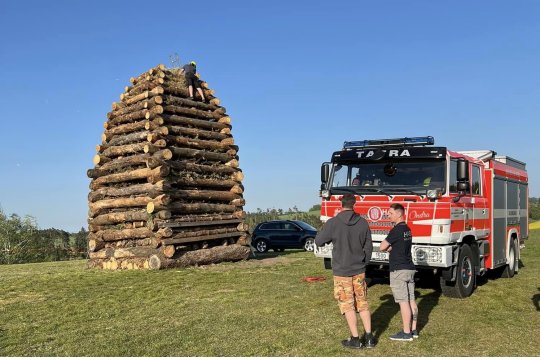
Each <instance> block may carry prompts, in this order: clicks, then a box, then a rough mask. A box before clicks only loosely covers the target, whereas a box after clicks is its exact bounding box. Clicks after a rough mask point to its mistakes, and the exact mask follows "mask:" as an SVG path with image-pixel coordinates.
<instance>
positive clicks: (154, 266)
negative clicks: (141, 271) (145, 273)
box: [148, 254, 161, 270]
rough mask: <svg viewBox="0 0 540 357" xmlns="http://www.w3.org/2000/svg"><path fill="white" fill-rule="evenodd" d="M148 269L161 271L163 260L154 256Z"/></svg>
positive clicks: (149, 260)
mask: <svg viewBox="0 0 540 357" xmlns="http://www.w3.org/2000/svg"><path fill="white" fill-rule="evenodd" d="M148 269H150V270H159V269H161V259H160V258H159V256H158V255H156V254H153V255H152V256H151V257H150V259H148Z"/></svg>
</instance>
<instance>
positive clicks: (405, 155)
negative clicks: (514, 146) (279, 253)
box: [315, 136, 528, 298]
mask: <svg viewBox="0 0 540 357" xmlns="http://www.w3.org/2000/svg"><path fill="white" fill-rule="evenodd" d="M434 143H435V142H434V139H433V137H431V136H427V137H412V138H398V139H381V140H363V141H351V142H345V143H344V145H343V149H342V150H340V151H336V152H334V153H333V154H332V159H331V161H330V162H326V163H324V164H323V165H322V167H321V181H322V184H321V192H320V193H321V197H322V204H321V220H322V221H323V222H325V221H326V220H328V219H329V218H331V217H333V216H335V215H336V214H337V213H339V211H340V210H341V202H340V198H341V196H342V195H343V194H345V193H353V194H355V195H356V197H357V202H356V205H355V211H356V212H357V213H358V214H360V215H362V216H363V217H364V218H365V219H366V220H367V221H368V223H369V226H370V228H371V232H372V238H373V248H374V249H373V255H372V257H371V262H370V266H369V267H368V268H371V269H382V270H384V269H387V264H388V253H386V252H381V251H379V245H380V242H381V241H382V240H384V239H385V237H386V235H387V234H388V232H389V230H390V229H391V228H392V223H391V222H390V221H389V219H388V215H387V213H388V209H389V207H390V205H391V204H392V203H400V204H402V205H403V206H404V207H405V209H406V222H407V224H408V225H409V227H410V228H411V230H412V234H413V246H412V256H413V261H414V264H415V265H416V267H417V269H419V270H420V269H430V270H432V272H433V274H434V275H437V276H438V277H439V279H440V285H441V289H442V292H443V294H445V295H447V296H451V297H458V298H464V297H467V296H469V295H471V294H472V292H473V290H474V288H475V285H476V277H477V276H478V275H483V274H484V273H486V272H487V271H488V270H490V269H496V268H499V270H498V271H500V273H501V274H502V276H504V277H509V278H510V277H512V276H514V274H515V273H516V272H517V271H518V269H519V265H518V262H519V256H520V245H521V244H520V243H521V242H522V240H523V239H525V238H527V237H528V183H527V181H528V178H527V172H526V170H525V164H524V163H523V162H521V161H518V160H515V159H512V158H510V157H508V156H500V155H497V154H496V153H495V152H494V151H491V150H480V151H462V152H456V151H450V150H448V149H447V148H446V147H437V146H434ZM315 255H316V256H319V257H323V258H325V266H326V267H327V268H328V267H329V266H330V259H331V256H332V247H331V245H326V246H324V247H321V248H316V249H315Z"/></svg>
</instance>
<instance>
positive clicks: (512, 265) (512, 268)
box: [501, 239, 519, 278]
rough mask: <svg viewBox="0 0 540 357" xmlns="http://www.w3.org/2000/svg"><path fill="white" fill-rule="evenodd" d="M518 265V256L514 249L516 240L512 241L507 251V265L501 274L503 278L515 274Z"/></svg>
mask: <svg viewBox="0 0 540 357" xmlns="http://www.w3.org/2000/svg"><path fill="white" fill-rule="evenodd" d="M518 264H519V256H518V254H517V249H516V240H515V239H512V243H510V250H509V251H508V264H507V265H506V266H505V267H504V270H503V272H502V274H501V277H503V278H511V277H513V276H514V274H515V273H516V268H517V265H518Z"/></svg>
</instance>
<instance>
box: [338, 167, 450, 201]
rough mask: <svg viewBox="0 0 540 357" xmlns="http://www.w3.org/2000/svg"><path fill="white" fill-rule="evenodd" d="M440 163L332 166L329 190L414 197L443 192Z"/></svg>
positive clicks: (444, 174) (443, 179)
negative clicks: (413, 195) (437, 191)
mask: <svg viewBox="0 0 540 357" xmlns="http://www.w3.org/2000/svg"><path fill="white" fill-rule="evenodd" d="M445 177H446V165H445V161H444V160H408V161H398V162H389V161H383V162H356V163H350V162H348V163H336V164H335V165H334V170H333V176H332V177H331V180H330V189H333V190H337V191H339V190H340V189H341V190H343V191H346V192H351V191H353V192H358V193H362V194H363V195H364V194H366V195H370V194H371V195H380V194H381V193H384V194H399V193H410V194H412V193H414V194H420V195H423V194H425V193H426V191H427V190H434V189H438V190H440V191H441V193H444V192H445V190H446V178H445Z"/></svg>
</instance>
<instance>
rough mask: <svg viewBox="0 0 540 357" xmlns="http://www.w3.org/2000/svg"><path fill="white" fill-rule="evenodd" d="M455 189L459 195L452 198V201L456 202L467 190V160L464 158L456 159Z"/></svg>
mask: <svg viewBox="0 0 540 357" xmlns="http://www.w3.org/2000/svg"><path fill="white" fill-rule="evenodd" d="M456 174H457V177H456V179H457V185H456V186H457V187H456V188H457V190H458V192H459V195H458V196H456V197H454V198H453V201H454V202H458V201H459V200H460V199H461V197H462V196H464V195H465V193H466V192H467V191H468V190H469V162H468V161H467V160H465V159H464V158H459V159H458V160H457V173H456Z"/></svg>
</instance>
